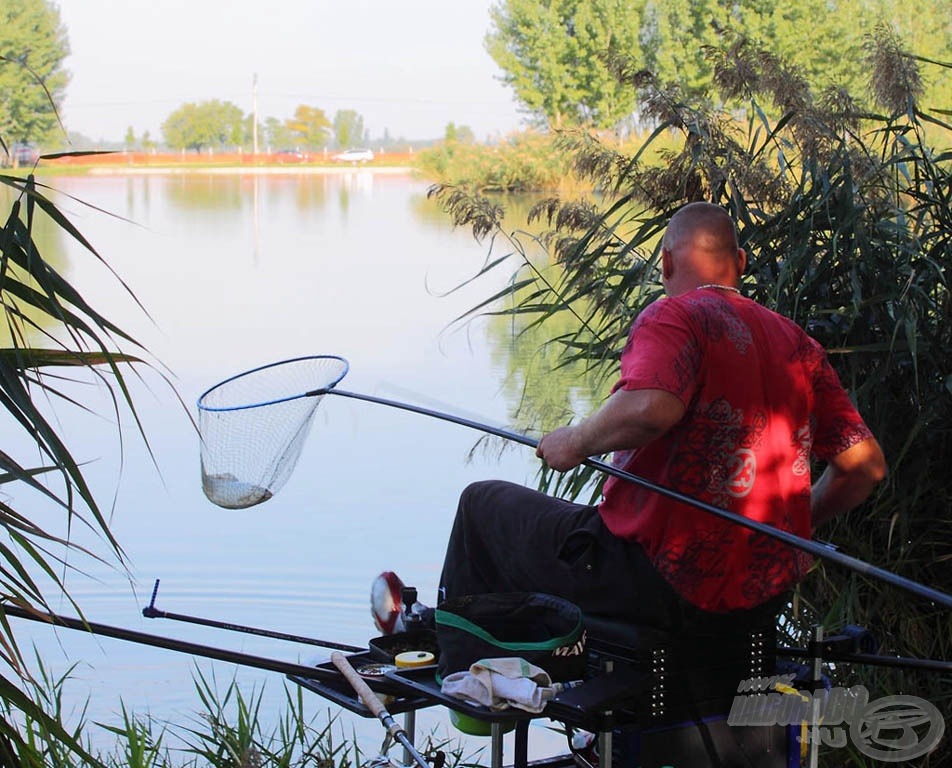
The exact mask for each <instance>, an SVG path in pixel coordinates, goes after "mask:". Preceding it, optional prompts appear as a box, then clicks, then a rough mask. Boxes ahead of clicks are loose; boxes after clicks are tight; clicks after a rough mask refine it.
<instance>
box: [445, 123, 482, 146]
mask: <svg viewBox="0 0 952 768" xmlns="http://www.w3.org/2000/svg"><path fill="white" fill-rule="evenodd" d="M443 138H444V140H445V141H461V142H463V143H464V144H472V143H473V142H474V141H476V134H474V133H473V129H472V128H470V127H469V126H468V125H457V124H456V123H447V124H446V132H445V133H444V135H443Z"/></svg>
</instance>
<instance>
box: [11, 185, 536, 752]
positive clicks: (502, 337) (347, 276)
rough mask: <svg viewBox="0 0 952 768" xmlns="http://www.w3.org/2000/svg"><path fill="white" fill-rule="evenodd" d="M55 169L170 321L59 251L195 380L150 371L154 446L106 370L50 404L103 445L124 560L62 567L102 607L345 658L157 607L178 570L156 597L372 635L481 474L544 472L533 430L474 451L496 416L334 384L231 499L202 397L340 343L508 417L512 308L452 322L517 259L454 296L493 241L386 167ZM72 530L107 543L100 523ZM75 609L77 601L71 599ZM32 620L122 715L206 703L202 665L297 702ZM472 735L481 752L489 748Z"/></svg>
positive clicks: (432, 397) (513, 364)
mask: <svg viewBox="0 0 952 768" xmlns="http://www.w3.org/2000/svg"><path fill="white" fill-rule="evenodd" d="M49 183H50V184H51V186H53V187H55V188H56V189H58V190H60V191H61V192H63V193H66V194H68V195H70V196H72V198H70V197H57V200H58V202H59V203H60V204H61V205H62V206H63V207H64V208H65V209H66V210H67V212H68V213H69V215H70V217H71V218H72V220H73V221H74V222H75V223H76V225H77V226H78V228H79V230H80V231H81V232H83V234H84V235H86V236H87V237H88V238H89V240H90V241H91V242H92V243H93V244H94V246H95V247H96V248H97V249H98V251H99V252H100V254H101V255H102V256H103V258H104V259H105V260H106V261H108V263H109V264H110V265H111V266H112V267H113V269H114V270H115V271H116V272H117V273H118V275H120V276H121V278H122V279H123V280H124V281H125V282H126V283H127V284H128V286H129V287H130V289H131V290H132V291H133V292H134V293H135V295H136V297H137V298H138V300H139V301H140V302H141V303H142V305H143V306H144V307H145V308H146V310H147V311H148V313H149V315H150V317H151V319H149V318H147V317H145V316H144V315H143V314H142V311H141V310H140V309H139V308H138V307H137V306H136V304H135V303H134V302H133V301H132V300H130V298H129V297H128V296H127V295H126V294H125V293H124V292H123V290H122V289H121V287H119V286H118V285H117V283H116V280H115V278H114V277H112V276H111V275H110V274H109V273H108V272H107V271H106V270H105V269H103V268H102V267H101V266H100V265H99V264H97V263H96V261H95V259H93V258H91V257H90V256H89V255H88V254H87V253H84V252H83V250H82V249H81V247H80V246H78V245H77V244H76V243H73V242H69V241H67V240H66V239H65V238H63V237H61V236H59V235H55V234H51V233H49V232H47V233H46V234H45V235H43V236H41V237H40V247H41V249H42V250H43V251H44V253H45V255H47V258H51V259H52V260H53V261H54V262H55V263H56V264H57V266H58V268H60V269H62V270H63V271H64V272H65V273H66V275H67V277H68V278H69V279H70V280H72V281H74V284H75V285H77V286H78V287H79V288H80V290H81V291H82V292H83V294H84V295H85V296H86V298H87V299H89V300H90V302H91V303H92V304H93V306H96V307H97V308H98V309H100V310H102V311H103V312H104V314H106V315H107V316H109V317H110V318H111V319H113V320H116V321H117V322H118V324H119V325H120V327H122V328H124V329H125V330H127V331H129V332H130V333H131V334H132V335H133V336H135V337H136V338H137V339H138V340H139V341H141V342H142V343H143V345H144V346H145V347H147V348H148V349H149V350H150V351H151V352H153V353H154V354H155V355H156V357H157V358H158V359H159V360H160V361H161V362H162V363H163V364H164V365H165V366H167V375H168V377H169V379H170V381H171V383H172V385H173V386H174V389H175V391H176V392H177V393H178V395H176V394H175V393H174V392H173V391H172V389H171V387H170V386H169V385H168V384H167V383H166V382H165V381H164V380H163V378H162V377H161V376H160V375H159V374H158V373H157V372H151V373H150V372H146V373H144V374H143V376H142V379H141V380H140V381H135V382H134V386H133V390H134V396H135V398H136V402H137V405H138V408H139V416H140V418H141V420H142V423H143V425H144V428H145V431H146V433H147V435H148V439H149V448H148V449H147V448H146V447H145V446H144V445H143V443H142V441H141V440H140V439H137V437H136V430H135V427H134V422H133V420H132V419H131V418H130V417H129V414H127V413H123V414H121V419H120V426H119V430H118V434H117V425H116V418H115V416H114V415H113V414H112V409H111V405H110V401H109V399H108V397H107V396H106V393H105V391H104V390H103V388H102V387H96V386H95V385H87V386H84V387H83V393H84V396H85V397H88V398H92V400H93V402H94V403H95V404H96V413H94V414H85V415H84V414H80V413H77V412H76V411H75V410H71V409H68V408H66V407H63V406H62V405H61V404H51V408H52V407H53V405H55V412H56V413H57V415H58V419H59V422H58V423H59V424H60V427H61V429H62V431H63V433H64V434H65V435H66V437H67V438H68V440H69V441H70V445H71V446H72V448H73V450H74V455H75V456H76V458H77V459H79V460H81V461H86V462H89V463H88V464H87V465H86V469H87V472H88V473H89V477H90V479H91V481H92V482H93V483H94V488H95V490H96V492H97V494H98V496H99V498H100V499H101V501H102V503H103V505H104V506H105V507H106V508H107V509H108V510H109V511H110V512H111V522H112V530H113V532H114V533H115V535H116V536H117V538H118V539H119V541H120V543H121V545H122V546H123V548H124V550H125V553H126V556H127V566H128V572H124V571H122V570H121V569H117V568H115V567H109V566H104V565H102V564H99V563H96V562H95V561H91V560H89V559H84V560H77V561H76V565H77V566H78V567H80V568H82V569H83V571H84V573H83V574H76V573H71V574H69V575H68V577H67V583H68V586H69V587H70V589H71V591H72V594H73V595H74V597H75V598H76V599H77V600H78V602H79V604H80V606H81V607H82V609H83V610H84V612H85V614H86V616H87V617H88V618H89V619H90V620H92V621H98V622H102V623H106V624H113V625H117V626H122V627H127V628H131V629H136V630H140V631H144V632H150V633H155V634H161V635H164V636H169V637H174V638H178V639H183V640H188V641H191V642H198V643H204V644H208V645H214V646H216V647H220V648H225V649H228V650H235V651H242V652H246V653H252V654H257V655H263V656H268V657H271V658H277V659H282V660H288V661H300V660H313V659H315V658H316V657H320V656H322V655H326V653H325V652H323V651H321V650H320V649H315V648H314V647H311V646H304V645H294V644H289V643H287V642H282V641H276V640H270V639H267V638H260V637H255V636H250V635H244V634H235V633H229V632H223V631H221V630H216V629H208V628H202V627H196V626H193V625H189V624H183V623H177V622H173V621H168V620H161V619H158V620H148V619H145V618H143V617H142V616H141V610H142V608H143V607H144V606H145V605H146V604H147V603H148V600H149V597H150V593H151V589H152V584H153V581H154V580H155V579H161V589H160V592H159V598H158V602H157V607H159V608H160V609H163V610H166V611H170V612H175V613H182V614H189V615H198V616H205V617H208V618H211V619H217V620H220V621H225V622H232V623H237V624H247V625H252V626H258V627H266V628H270V629H275V630H280V631H282V632H288V633H292V634H299V635H306V636H311V637H317V638H323V639H329V640H333V641H335V642H343V643H349V644H353V645H358V646H363V645H365V644H366V642H367V641H368V640H369V639H370V638H371V637H373V636H374V634H375V632H374V629H373V625H372V622H371V619H370V614H369V603H368V594H369V586H370V583H371V581H372V579H373V578H374V576H375V575H376V574H378V573H379V572H380V571H382V570H387V569H392V570H395V571H397V572H398V573H399V574H400V575H401V576H402V577H403V578H404V580H405V581H406V582H407V583H409V584H414V585H416V586H417V587H418V588H419V589H420V592H421V595H422V596H423V597H424V599H431V598H432V596H433V595H434V593H435V589H436V584H437V579H438V576H439V567H440V562H441V558H442V555H443V549H444V545H445V540H446V537H447V534H448V532H449V527H450V525H451V522H452V518H453V511H454V509H455V505H456V498H457V495H458V493H459V490H460V489H461V488H462V487H463V486H464V485H465V484H466V483H467V482H469V481H471V480H475V479H479V478H484V477H490V476H494V477H504V478H508V479H511V480H514V481H517V482H526V483H530V484H531V483H532V482H533V476H534V474H535V471H536V469H537V462H536V461H535V459H534V458H533V457H532V455H531V452H530V451H529V450H528V449H526V448H522V447H519V446H515V447H512V448H511V449H509V450H506V451H504V452H502V454H501V456H500V455H498V451H477V452H476V453H475V454H474V455H471V452H472V449H473V446H474V444H475V443H476V441H477V440H478V439H479V433H477V432H474V431H472V430H467V429H465V428H462V427H459V426H456V425H452V424H448V423H445V422H441V421H437V420H432V419H428V418H426V417H422V416H417V415H412V414H407V413H404V412H400V411H397V410H394V409H388V408H383V407H380V406H377V405H373V404H367V403H360V402H356V401H351V400H347V399H344V398H334V397H328V398H325V399H324V400H323V402H322V403H321V405H320V407H319V409H318V412H317V415H316V419H315V423H314V425H313V430H312V433H311V436H310V438H309V441H308V443H307V445H306V447H305V450H304V453H303V455H302V457H301V460H300V463H299V464H298V467H297V470H296V472H295V474H294V476H293V477H292V478H291V480H290V482H289V483H288V485H287V486H286V487H285V488H284V489H283V490H282V491H281V492H280V493H279V494H278V495H277V496H275V497H274V498H273V499H271V500H270V501H268V502H267V503H265V504H262V505H260V506H257V507H253V508H251V509H247V510H241V511H229V510H224V509H220V508H218V507H215V506H214V505H212V504H211V503H209V502H208V501H207V500H206V499H205V497H204V496H203V494H202V491H201V483H200V476H199V452H198V438H197V435H196V432H195V428H194V425H193V423H192V418H193V417H194V412H195V409H194V402H195V400H196V398H197V396H198V394H199V393H200V392H202V391H203V390H204V389H206V388H207V387H209V386H211V385H212V384H213V383H215V382H217V381H219V380H221V379H223V378H225V377H227V376H230V375H232V374H235V373H237V372H239V371H242V370H245V369H247V368H250V367H253V366H256V365H261V364H264V363H268V362H273V361H277V360H281V359H285V358H289V357H295V356H300V355H309V354H339V355H342V356H344V357H346V358H347V359H348V360H349V362H350V364H351V371H350V373H349V374H348V376H347V378H346V379H345V380H344V382H343V383H342V385H341V386H342V387H343V388H346V389H349V390H354V391H359V392H365V393H369V394H376V395H381V396H384V397H391V398H395V399H401V400H410V401H414V402H418V403H420V404H423V405H426V406H428V407H431V408H436V409H439V410H452V411H454V412H456V413H461V414H464V415H467V416H470V417H473V418H477V419H479V420H481V421H485V422H490V423H495V424H501V425H504V424H507V423H509V420H510V415H511V412H512V410H513V408H515V406H516V399H517V395H518V388H517V387H514V386H513V385H512V382H511V381H509V380H508V379H507V371H512V370H516V371H517V372H518V371H519V369H520V365H521V363H520V361H519V359H517V358H513V357H512V355H513V352H512V344H511V341H510V339H509V337H508V326H507V325H506V324H505V323H504V322H485V321H477V322H472V323H469V324H466V325H462V326H453V325H452V321H453V320H454V319H455V318H456V317H458V316H459V315H460V314H461V313H463V312H465V310H467V309H469V308H470V307H472V306H473V305H475V304H476V303H477V302H478V301H480V300H481V299H482V298H484V297H486V296H489V295H490V294H491V292H492V291H494V290H495V289H496V288H498V287H499V285H500V284H501V283H500V281H501V280H502V279H503V275H502V274H500V276H499V277H498V278H490V279H487V280H483V281H480V282H477V283H476V284H475V285H473V286H469V287H467V288H464V289H462V290H460V291H457V292H453V293H450V294H449V295H446V294H447V292H448V291H449V290H450V289H451V288H454V287H456V286H457V285H459V284H460V283H461V282H462V281H464V280H465V279H466V278H467V277H469V276H471V275H472V274H473V273H474V272H475V271H477V270H478V269H479V267H480V266H481V265H482V263H483V261H484V260H485V258H486V255H487V254H486V247H485V246H484V245H483V244H479V243H477V242H475V241H474V240H473V238H472V236H471V234H470V233H468V232H467V231H463V230H454V229H453V228H452V226H451V225H450V224H449V223H448V221H447V220H446V219H445V218H444V217H443V216H442V215H441V214H440V213H439V211H438V209H437V208H436V207H435V206H434V205H433V204H432V203H430V202H428V201H426V200H425V191H426V187H425V185H424V184H423V183H421V182H417V181H414V180H412V179H411V178H410V177H408V176H405V175H390V174H382V173H375V172H373V171H369V170H358V171H354V172H346V173H342V174H337V175H273V176H271V175H261V176H245V175H242V176H238V175H133V176H128V177H126V176H88V177H76V178H62V177H58V178H53V179H50V180H49ZM73 198H75V199H73ZM77 201H84V202H86V203H89V204H91V205H93V206H96V208H98V209H102V210H94V209H92V208H89V207H86V206H84V205H82V204H80V203H79V202H77ZM103 211H106V212H109V214H114V215H107V214H106V213H103ZM41 234H42V233H41ZM524 354H527V355H528V353H524ZM551 383H552V382H550V384H551ZM177 397H181V401H182V402H179V400H178V399H177ZM183 403H184V405H183ZM7 431H8V433H9V432H11V430H9V429H8V430H7ZM119 435H121V440H122V442H121V444H120V437H119ZM150 450H151V455H150V452H149V451H150ZM120 457H121V458H120ZM11 501H12V503H13V505H14V507H16V508H22V509H23V510H24V511H26V512H28V513H29V512H31V511H32V512H34V514H36V515H37V516H38V517H40V518H41V522H43V523H44V524H47V525H49V526H50V527H53V528H54V530H59V529H58V528H57V526H62V522H61V519H62V515H60V514H59V513H57V512H56V511H54V510H46V509H44V508H43V506H42V503H41V502H40V501H39V500H37V499H36V498H34V497H32V496H28V495H26V494H25V492H22V491H21V492H13V493H12V499H11ZM17 505H20V506H19V507H18V506H17ZM63 530H64V531H65V529H63ZM72 535H73V536H74V538H76V539H77V540H78V541H80V542H82V543H88V544H89V545H90V546H91V547H93V548H94V549H95V551H97V552H99V553H106V552H107V549H106V547H105V546H104V545H103V544H102V542H99V541H97V540H95V539H92V538H90V537H88V536H86V535H85V533H84V532H83V531H73V532H72ZM59 609H60V610H62V612H63V613H67V614H69V615H74V614H75V611H74V610H73V609H72V608H71V607H70V606H69V605H66V604H61V605H60V606H59ZM17 630H18V632H21V631H22V632H21V634H20V636H21V637H22V638H27V639H30V640H32V641H33V642H35V644H36V645H37V648H38V650H39V651H40V653H41V655H42V657H43V659H44V662H45V664H46V665H47V667H48V668H50V669H51V670H52V671H53V672H54V673H59V674H62V673H63V672H65V671H66V670H67V669H68V668H69V667H70V665H72V664H75V665H76V666H75V668H74V669H73V670H72V672H71V680H70V681H69V682H68V683H67V688H66V690H67V700H68V701H69V703H70V706H71V707H73V708H79V707H80V706H83V705H85V704H86V703H87V699H88V711H87V719H88V720H92V721H98V722H104V723H113V724H115V723H117V722H119V719H120V718H119V714H118V713H119V711H120V701H123V702H124V703H125V704H126V706H127V707H131V708H134V709H135V710H136V711H137V712H139V713H142V714H150V715H151V716H152V717H153V718H154V719H156V720H157V721H159V722H165V721H169V722H172V723H178V724H187V723H189V722H191V721H193V720H194V716H195V715H194V713H195V712H196V711H198V709H199V704H198V699H197V697H196V695H195V692H194V684H193V676H194V674H195V672H196V669H200V670H202V671H203V673H205V674H214V675H215V677H216V679H217V680H219V682H220V683H222V686H223V687H224V684H226V683H227V682H228V681H230V680H231V679H232V677H237V679H238V680H239V682H241V683H242V685H243V688H244V687H247V688H248V690H250V689H251V688H252V687H254V688H256V689H259V690H260V689H261V688H263V689H264V691H265V693H264V695H265V701H266V706H265V707H263V710H262V711H265V712H267V711H269V710H271V711H278V709H279V705H280V702H281V701H282V700H283V697H284V694H283V685H284V680H283V678H282V677H281V676H280V675H277V674H275V673H268V672H259V671H256V670H250V669H246V668H236V667H235V666H233V665H229V664H224V663H219V662H210V661H207V660H201V659H195V658H192V657H189V656H185V655H182V654H177V653H174V652H171V651H166V650H160V649H155V648H149V647H144V646H140V645H136V644H132V643H127V642H122V641H117V640H110V639H104V638H95V637H86V636H84V635H82V634H80V633H77V632H70V631H66V630H61V631H59V632H53V631H51V630H48V629H46V628H44V627H39V626H37V625H27V624H26V623H21V624H19V625H18V626H17ZM21 642H22V641H21ZM306 698H307V704H308V706H309V707H310V709H311V711H312V712H316V713H320V712H322V711H325V710H326V709H327V708H328V706H329V705H328V703H327V702H325V701H324V700H322V699H320V698H319V697H317V696H316V695H313V694H308V696H307V697H306ZM344 718H345V720H346V727H347V729H348V731H349V729H350V728H352V727H356V728H357V729H358V733H359V734H361V741H362V743H363V746H364V747H365V748H366V749H367V750H369V751H371V752H373V751H374V750H376V749H377V747H378V746H379V743H380V739H381V737H382V733H383V731H382V729H381V728H380V726H379V724H377V723H376V721H373V722H371V721H363V720H361V719H360V718H357V717H356V716H354V715H349V714H346V713H345V715H344ZM445 722H446V717H445V716H444V715H443V714H442V713H441V712H440V711H439V710H433V711H431V712H430V713H428V714H426V715H422V714H421V718H420V727H421V729H422V730H423V731H424V732H426V731H428V730H432V729H437V731H438V732H439V731H440V729H443V732H444V733H445V732H446V728H447V726H446V725H445ZM537 730H539V731H541V729H537ZM449 733H451V734H454V737H455V733H456V732H455V731H452V730H451V731H449ZM539 739H542V741H541V742H540V741H539ZM97 740H98V739H97ZM546 740H548V743H554V742H553V737H550V736H546V735H545V734H544V733H542V734H541V735H540V736H533V739H532V741H533V743H537V744H540V745H541V744H545V743H546ZM104 741H105V743H111V739H109V738H104ZM470 741H471V742H473V744H474V748H478V747H479V746H481V745H482V744H484V743H485V742H484V741H483V740H472V739H471V740H470ZM543 749H544V747H543ZM487 759H488V758H487Z"/></svg>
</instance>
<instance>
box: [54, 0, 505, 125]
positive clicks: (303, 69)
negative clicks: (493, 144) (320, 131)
mask: <svg viewBox="0 0 952 768" xmlns="http://www.w3.org/2000/svg"><path fill="white" fill-rule="evenodd" d="M57 4H58V5H59V9H60V16H61V18H62V21H63V23H64V25H65V26H66V28H67V31H68V37H69V42H70V49H71V51H72V52H71V54H70V55H69V56H68V57H67V59H66V61H65V67H66V69H68V70H69V72H70V73H71V75H72V79H71V81H70V84H69V86H68V89H67V93H66V98H65V101H64V104H63V120H64V122H65V123H66V126H67V128H69V130H72V131H79V132H80V133H83V134H84V135H86V136H88V137H90V138H92V139H106V140H113V141H121V140H122V139H123V138H124V136H125V134H126V130H127V129H128V128H129V126H132V128H133V130H134V131H135V134H136V136H141V135H142V133H143V132H144V131H146V130H148V131H149V132H150V135H151V136H152V138H153V139H160V138H161V132H160V126H161V124H162V121H163V120H164V119H165V118H166V117H167V116H168V115H169V113H171V112H172V111H174V110H175V109H177V108H178V107H180V106H181V105H182V104H184V103H186V102H199V101H206V100H211V99H219V100H222V101H231V102H233V103H234V104H236V105H237V106H238V107H240V108H241V109H242V110H243V111H244V112H245V113H251V112H252V110H253V104H254V100H253V93H254V86H253V84H254V79H255V76H256V75H257V83H258V85H257V108H258V109H257V111H258V117H259V120H261V121H263V120H264V119H265V118H267V117H276V118H278V119H281V120H283V119H285V118H287V117H290V116H291V115H292V114H293V112H294V109H295V107H297V106H298V105H299V104H307V105H308V106H314V107H319V108H321V109H323V110H324V111H325V113H326V114H327V115H328V117H329V118H333V115H334V113H335V112H336V111H337V110H339V109H354V110H356V111H357V112H358V113H360V114H361V115H362V116H363V118H364V125H365V127H366V128H367V129H368V130H369V132H370V135H371V137H372V138H377V137H380V136H382V135H383V132H384V130H385V129H387V130H389V132H390V135H391V136H392V137H394V138H399V137H403V138H406V139H435V138H440V137H442V136H443V134H444V130H445V127H446V125H447V123H449V122H454V123H456V124H457V125H467V126H469V127H470V128H472V129H473V131H474V132H475V134H476V136H477V138H479V139H487V138H493V137H497V136H502V135H505V134H507V133H509V132H511V131H513V130H516V129H518V128H519V127H520V126H521V121H522V116H521V115H520V113H519V112H518V111H517V108H516V105H515V103H514V101H513V99H512V93H511V90H510V89H509V88H507V87H506V86H504V85H503V84H502V83H501V82H500V81H499V79H498V76H499V74H500V71H499V69H498V67H496V65H495V63H494V62H493V61H492V59H491V58H490V57H489V54H487V53H486V51H485V48H484V46H483V38H484V36H485V34H486V32H487V31H488V30H489V8H490V6H491V5H492V0H389V1H388V0H335V2H329V0H58V3H57Z"/></svg>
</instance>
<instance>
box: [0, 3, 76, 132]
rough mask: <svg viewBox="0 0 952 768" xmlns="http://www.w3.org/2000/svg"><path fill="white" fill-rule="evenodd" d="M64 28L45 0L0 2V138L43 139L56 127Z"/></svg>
mask: <svg viewBox="0 0 952 768" xmlns="http://www.w3.org/2000/svg"><path fill="white" fill-rule="evenodd" d="M68 55H69V42H68V40H67V37H66V29H65V27H63V25H62V22H61V21H60V15H59V10H58V9H57V8H56V6H55V5H53V4H52V3H50V2H48V1H47V0H4V2H3V3H2V4H0V137H3V140H4V142H6V143H7V145H8V146H9V144H10V143H11V142H26V141H33V142H36V143H43V142H45V141H48V140H49V139H50V137H51V136H52V135H53V134H54V133H55V132H56V131H57V130H58V129H59V123H58V118H57V110H58V108H59V105H60V103H61V102H62V100H63V94H64V92H65V90H66V84H67V83H68V82H69V74H68V73H67V72H66V70H65V69H63V60H64V59H65V58H66V57H67V56H68Z"/></svg>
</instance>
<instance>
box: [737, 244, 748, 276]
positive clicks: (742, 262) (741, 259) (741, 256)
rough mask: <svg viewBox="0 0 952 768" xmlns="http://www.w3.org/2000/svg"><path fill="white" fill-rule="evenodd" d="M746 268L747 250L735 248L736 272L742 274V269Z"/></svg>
mask: <svg viewBox="0 0 952 768" xmlns="http://www.w3.org/2000/svg"><path fill="white" fill-rule="evenodd" d="M745 269H747V251H745V250H744V249H743V248H738V249H737V274H738V275H742V274H744V270H745Z"/></svg>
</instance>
